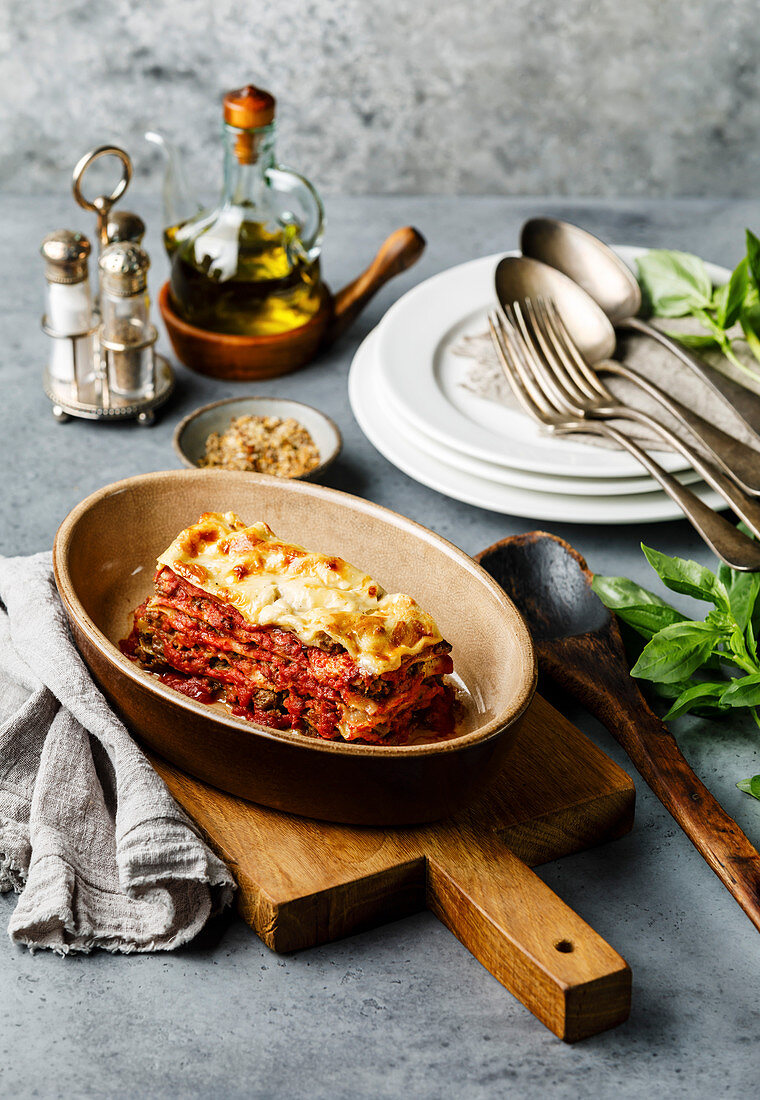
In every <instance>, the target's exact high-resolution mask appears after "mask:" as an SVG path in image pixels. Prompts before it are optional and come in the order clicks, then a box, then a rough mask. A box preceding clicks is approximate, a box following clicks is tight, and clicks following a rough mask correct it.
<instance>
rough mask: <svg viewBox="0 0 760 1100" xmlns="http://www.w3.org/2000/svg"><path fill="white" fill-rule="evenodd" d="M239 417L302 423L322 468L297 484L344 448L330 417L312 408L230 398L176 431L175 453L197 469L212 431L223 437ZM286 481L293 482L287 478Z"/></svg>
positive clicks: (188, 419)
mask: <svg viewBox="0 0 760 1100" xmlns="http://www.w3.org/2000/svg"><path fill="white" fill-rule="evenodd" d="M237 416H277V417H279V418H280V419H281V420H285V419H286V418H287V417H289V416H292V417H293V419H294V420H297V421H298V423H299V424H302V425H303V426H304V428H306V431H307V432H308V433H309V435H310V436H311V438H312V439H313V440H314V444H315V446H316V448H317V450H318V451H319V465H318V466H315V467H314V469H313V470H309V472H308V473H307V474H302V475H301V477H300V478H298V479H296V480H298V481H313V480H314V478H316V477H318V476H319V475H320V474H321V473H323V472H324V471H325V470H326V469H327V467H328V466H329V465H330V464H331V463H332V462H334V461H335V459H336V458H337V457H338V455H339V454H340V451H341V448H342V446H343V440H342V438H341V434H340V431H339V430H338V426H337V424H335V423H334V422H333V421H332V420H331V419H330V417H329V416H325V414H324V413H323V412H320V411H319V409H315V408H313V407H312V406H311V405H303V404H302V403H301V402H300V401H291V400H290V399H289V398H287V397H227V398H225V400H223V401H214V402H212V403H211V404H210V405H201V407H200V408H199V409H196V410H195V412H191V413H190V415H189V416H186V417H185V419H184V420H180V422H179V424H178V425H177V427H176V428H175V429H174V439H173V443H174V450H175V451H176V452H177V455H178V456H179V458H180V459H181V460H182V462H183V464H184V465H185V466H190V467H191V468H192V467H197V466H198V463H199V462H200V460H201V459H202V458H203V456H204V455H205V453H206V440H207V439H208V437H209V436H210V435H211V433H212V432H219V434H220V435H221V434H222V433H223V432H226V431H227V429H228V428H229V426H230V421H231V420H233V419H234V418H235V417H237ZM283 480H293V479H288V478H285V479H283Z"/></svg>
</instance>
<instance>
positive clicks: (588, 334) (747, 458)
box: [495, 222, 760, 526]
mask: <svg viewBox="0 0 760 1100" xmlns="http://www.w3.org/2000/svg"><path fill="white" fill-rule="evenodd" d="M530 224H531V223H530V222H529V223H528V225H530ZM634 282H635V280H634ZM495 286H496V295H497V297H498V299H499V301H500V302H501V304H502V306H504V307H506V306H507V305H509V304H510V303H512V302H515V301H522V300H524V299H525V298H531V299H533V300H535V299H536V298H541V297H543V298H552V299H553V300H554V303H555V305H556V306H557V309H558V310H559V313H560V316H561V317H562V320H563V321H564V323H565V325H566V327H567V329H568V331H569V333H570V336H571V338H572V339H573V341H574V342H575V343H576V344H577V346H578V348H579V350H580V352H581V354H582V355H583V357H584V358H585V359H586V360H587V362H588V363H589V365H590V366H592V367H594V369H596V370H600V371H601V370H606V371H609V372H610V373H612V374H616V375H618V376H620V377H622V378H626V379H628V381H629V382H632V383H633V384H634V385H636V386H638V387H639V388H640V389H642V390H645V391H646V392H647V393H648V394H650V396H652V397H654V398H655V400H657V401H658V402H659V403H660V404H661V405H662V406H663V407H664V408H666V409H667V410H668V411H669V412H670V413H671V415H673V416H674V417H675V418H676V419H677V420H678V421H680V423H681V424H683V425H684V426H685V427H686V428H687V429H688V430H689V431H690V432H692V434H693V435H694V436H695V437H696V438H697V439H699V440H700V441H701V442H702V444H703V445H704V446H705V447H706V448H707V450H708V451H709V452H710V456H711V458H713V459H714V460H715V462H717V464H718V465H719V466H720V467H721V469H722V470H723V471H724V473H726V474H727V475H728V476H729V477H731V478H733V479H734V481H736V482H738V484H739V485H741V487H742V489H744V491H745V492H746V493H749V494H750V496H753V497H755V496H760V452H758V451H755V450H754V449H753V448H752V447H748V446H747V444H746V443H742V442H741V440H739V439H735V438H733V437H732V436H730V435H728V434H727V433H726V432H723V431H721V429H720V428H716V427H715V425H714V424H711V423H710V422H709V421H707V420H705V419H704V418H703V417H701V416H699V415H698V414H697V413H695V412H692V410H691V409H688V408H687V407H686V406H685V405H682V404H681V402H680V401H677V400H676V398H674V397H671V395H670V394H666V393H665V392H664V391H663V390H661V389H660V388H659V387H658V386H655V385H654V383H653V382H650V381H649V380H648V379H646V378H643V377H642V376H641V375H640V374H637V373H636V372H635V371H632V370H631V369H630V368H629V367H626V366H625V365H624V364H623V363H619V362H616V361H613V360H612V356H613V355H614V354H615V345H616V339H615V330H614V328H613V327H612V323H611V322H610V319H609V318H608V317H607V315H606V313H605V312H604V311H603V310H602V309H601V308H600V307H599V305H597V303H596V301H595V300H594V299H593V298H592V297H591V295H589V294H587V293H586V291H585V290H584V289H583V288H582V287H581V286H579V285H578V283H576V282H574V281H573V280H572V279H571V278H570V277H569V276H568V275H565V274H563V273H562V272H561V271H559V270H558V269H557V268H556V267H553V266H549V264H546V263H543V262H540V261H539V260H535V259H531V258H529V257H527V256H506V257H504V259H503V260H501V261H500V263H499V264H498V266H497V268H496V275H495ZM636 287H637V289H638V284H636ZM758 445H759V446H760V438H759V439H758ZM718 491H720V490H718ZM750 526H752V524H750Z"/></svg>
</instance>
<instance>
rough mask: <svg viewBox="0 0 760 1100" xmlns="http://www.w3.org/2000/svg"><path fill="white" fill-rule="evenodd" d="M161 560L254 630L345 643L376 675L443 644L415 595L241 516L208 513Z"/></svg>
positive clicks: (310, 641) (308, 640) (307, 642)
mask: <svg viewBox="0 0 760 1100" xmlns="http://www.w3.org/2000/svg"><path fill="white" fill-rule="evenodd" d="M158 561H159V564H160V565H166V566H168V568H169V569H171V570H172V571H173V572H174V573H176V574H177V576H178V577H182V578H184V579H185V580H186V581H188V582H189V583H190V584H193V585H195V586H196V587H197V588H201V589H202V590H203V591H204V592H207V593H208V594H209V595H211V596H215V597H216V599H218V600H220V601H221V602H222V603H227V604H230V605H231V606H232V607H234V608H235V609H236V610H237V611H239V612H240V614H241V615H242V616H243V618H244V619H246V620H247V621H248V622H249V623H251V624H252V625H253V626H278V627H281V628H282V629H283V630H289V631H290V632H291V633H292V634H295V636H296V637H297V638H298V639H299V641H301V642H303V644H304V645H316V646H319V645H324V644H325V642H326V641H327V640H328V639H329V640H330V641H333V642H338V643H339V644H340V645H341V646H343V648H344V649H345V650H346V651H347V652H348V653H349V654H350V655H351V656H352V657H353V658H354V660H355V661H356V662H357V664H358V666H359V668H360V669H361V670H362V671H363V672H366V673H369V674H371V675H373V676H376V675H379V674H380V673H383V672H390V671H392V670H393V669H397V668H398V667H399V666H400V664H401V662H402V660H403V658H404V657H407V656H410V655H412V656H416V655H417V654H419V653H422V652H423V651H424V650H426V649H429V648H430V647H432V646H435V645H437V644H438V643H439V642H440V641H442V640H443V639H442V638H441V635H440V633H439V631H438V627H437V626H436V625H435V623H434V622H433V619H432V618H431V617H430V615H428V614H426V613H425V612H424V611H423V610H422V609H421V608H420V607H419V605H418V604H417V603H416V601H415V600H413V599H412V597H411V596H405V595H403V594H401V593H396V594H393V595H389V594H388V593H386V592H385V591H384V590H383V589H382V588H381V587H380V585H378V584H376V583H375V582H374V581H373V580H372V578H371V577H368V576H367V575H366V573H362V572H361V570H359V569H356V568H355V567H354V566H353V565H349V563H348V562H346V561H343V559H342V558H336V557H328V556H327V555H325V554H317V553H310V552H309V551H308V550H304V548H303V547H302V546H294V545H292V544H290V543H287V542H282V541H281V540H280V539H278V538H277V536H276V535H274V534H273V533H272V530H271V529H270V528H269V527H268V526H267V524H266V523H263V522H259V523H254V524H252V525H251V526H250V527H246V525H245V524H244V523H243V521H242V520H241V519H240V518H239V516H236V515H235V513H234V512H226V513H225V514H224V515H221V514H219V513H218V512H206V513H204V515H202V516H201V518H200V519H199V520H198V522H197V523H194V524H193V525H192V527H188V528H187V529H186V530H185V531H183V532H182V533H181V534H180V535H178V536H177V538H176V539H175V540H174V542H173V543H172V544H171V546H170V547H169V548H168V550H166V551H165V552H164V553H163V554H162V555H161V556H160V558H159V559H158Z"/></svg>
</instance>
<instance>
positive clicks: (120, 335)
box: [98, 241, 157, 398]
mask: <svg viewBox="0 0 760 1100" xmlns="http://www.w3.org/2000/svg"><path fill="white" fill-rule="evenodd" d="M98 266H99V269H100V312H101V318H102V329H101V339H100V343H101V347H102V348H103V350H104V352H105V357H106V369H107V372H108V383H109V386H110V388H111V390H112V392H113V393H117V394H120V395H121V396H122V397H131V398H139V397H145V396H146V395H147V394H149V393H150V392H151V390H152V389H153V386H154V378H153V362H154V354H153V345H154V344H155V342H156V336H157V333H156V330H155V328H154V327H153V325H152V324H151V323H150V303H149V299H148V289H147V279H148V268H149V266H150V259H149V257H148V254H147V253H146V252H144V251H143V249H142V248H140V246H139V245H137V244H134V243H133V242H125V241H117V242H114V243H113V244H109V245H107V246H106V247H105V248H104V249H103V251H102V252H101V254H100V259H99V261H98Z"/></svg>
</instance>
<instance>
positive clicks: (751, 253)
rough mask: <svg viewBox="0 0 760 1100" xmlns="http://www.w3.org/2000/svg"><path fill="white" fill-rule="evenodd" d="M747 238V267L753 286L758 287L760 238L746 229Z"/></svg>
mask: <svg viewBox="0 0 760 1100" xmlns="http://www.w3.org/2000/svg"><path fill="white" fill-rule="evenodd" d="M744 232H745V237H746V240H747V267H748V268H749V274H750V276H751V278H752V282H753V284H754V286H755V287H760V240H758V239H757V237H756V236H755V234H754V233H753V232H752V230H751V229H746V230H745V231H744Z"/></svg>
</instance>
